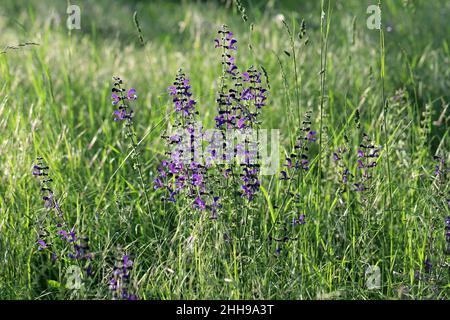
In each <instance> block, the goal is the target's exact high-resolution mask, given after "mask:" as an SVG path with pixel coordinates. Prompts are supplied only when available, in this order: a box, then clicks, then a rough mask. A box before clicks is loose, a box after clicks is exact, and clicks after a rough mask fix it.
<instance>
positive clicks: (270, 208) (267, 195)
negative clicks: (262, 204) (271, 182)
mask: <svg viewBox="0 0 450 320" xmlns="http://www.w3.org/2000/svg"><path fill="white" fill-rule="evenodd" d="M259 188H260V189H261V191H262V193H263V194H264V198H266V201H267V206H268V207H269V211H270V217H271V218H272V223H275V220H276V219H277V216H276V214H275V211H274V210H273V206H272V202H271V201H270V197H269V194H268V193H267V190H266V189H265V188H264V187H263V186H259Z"/></svg>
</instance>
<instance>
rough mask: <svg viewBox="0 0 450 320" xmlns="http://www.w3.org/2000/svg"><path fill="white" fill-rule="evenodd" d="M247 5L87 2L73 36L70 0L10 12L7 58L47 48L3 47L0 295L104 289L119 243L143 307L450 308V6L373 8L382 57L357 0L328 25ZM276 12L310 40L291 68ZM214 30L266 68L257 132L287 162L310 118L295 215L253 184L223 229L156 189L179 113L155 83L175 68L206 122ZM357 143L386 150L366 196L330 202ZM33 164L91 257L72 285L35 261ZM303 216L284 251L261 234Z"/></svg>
mask: <svg viewBox="0 0 450 320" xmlns="http://www.w3.org/2000/svg"><path fill="white" fill-rule="evenodd" d="M229 2H231V1H229ZM299 2H300V3H299ZM374 2H375V1H374ZM243 3H244V6H245V7H246V13H247V15H248V22H244V21H243V20H242V19H241V16H240V13H239V12H238V10H237V9H236V8H235V7H234V6H231V7H230V6H229V5H227V4H226V3H225V2H220V1H217V2H214V1H210V2H200V1H192V2H191V1H181V2H178V1H148V2H145V1H121V2H119V1H115V2H110V1H95V3H94V2H93V1H81V0H80V1H78V3H76V4H78V5H79V6H80V8H81V30H72V31H71V32H69V31H68V30H67V28H66V26H65V21H66V17H67V15H66V13H65V12H66V7H67V4H66V3H65V2H64V1H55V0H53V1H52V0H46V1H26V0H23V1H12V0H11V1H7V0H6V1H2V4H1V6H0V28H1V30H2V35H1V38H0V47H6V46H8V45H18V44H20V43H24V42H29V41H32V42H36V43H38V44H39V45H37V46H25V47H19V49H17V50H16V49H8V50H7V51H6V52H5V53H3V54H0V133H1V135H0V260H1V263H0V298H3V299H63V298H64V299H68V298H78V299H80V298H99V299H106V298H110V297H111V296H110V294H109V292H108V281H109V277H110V273H111V270H112V265H113V258H114V257H115V256H117V254H118V252H127V253H129V254H131V255H132V257H133V260H134V262H135V268H134V269H133V272H132V286H133V290H134V291H135V292H136V293H137V294H138V296H139V297H140V298H143V299H144V298H145V299H320V298H332V299H398V298H402V299H429V298H431V299H448V298H449V296H450V290H449V288H450V277H449V263H450V261H449V257H448V256H446V255H445V254H444V251H445V246H446V242H445V234H444V226H445V224H444V217H445V216H446V215H449V209H448V207H447V202H446V199H448V198H446V196H447V194H446V192H448V190H449V184H448V179H447V181H443V182H441V183H440V182H439V181H438V180H437V179H436V178H434V176H433V171H434V166H435V163H436V161H434V160H433V155H435V154H439V155H441V156H443V157H444V158H445V159H446V161H447V163H449V162H450V157H449V149H450V144H449V139H448V134H449V119H450V112H449V110H448V108H447V107H448V104H449V94H448V88H449V87H450V80H449V79H450V52H449V43H448V34H450V26H449V24H448V21H449V18H450V16H449V13H450V4H449V2H448V1H444V0H442V1H438V0H436V1H425V0H423V1H394V0H391V1H387V0H386V1H383V4H382V5H383V25H384V26H391V27H392V30H391V31H390V32H388V31H387V30H386V29H384V34H383V35H384V53H383V51H382V50H381V47H380V32H379V31H378V30H369V29H368V28H367V27H366V19H367V16H368V15H367V14H366V9H367V6H366V4H362V3H361V1H356V0H355V1H337V0H336V1H331V7H330V10H329V11H328V10H327V5H328V1H324V9H325V10H324V11H325V17H326V20H325V21H321V6H320V2H319V1H267V2H266V1H254V0H253V1H246V2H243ZM135 11H137V13H138V18H139V22H140V24H141V28H142V34H143V38H144V41H145V45H144V46H143V45H142V44H141V43H140V41H139V38H138V33H137V31H136V28H135V26H134V23H133V13H134V12H135ZM281 14H283V15H284V17H285V19H286V22H287V25H288V26H289V27H290V28H291V31H292V33H293V35H294V37H297V33H298V31H299V24H298V21H300V20H301V19H302V18H303V19H304V20H305V21H306V26H307V38H308V39H309V43H308V44H307V45H304V42H303V40H302V41H300V40H298V38H295V44H294V47H295V59H296V60H295V67H294V60H293V58H294V54H293V53H294V52H293V50H292V48H291V42H290V39H289V35H288V34H287V32H286V28H285V27H284V26H283V24H282V23H281V21H280V20H279V19H278V20H277V16H278V15H281ZM58 17H59V18H58ZM58 21H59V23H58ZM321 23H325V24H324V25H323V24H321ZM328 23H329V28H328V26H327V24H328ZM222 24H227V25H228V26H229V27H230V29H231V30H232V31H233V32H234V34H235V35H236V37H237V39H238V41H239V50H238V58H237V63H238V64H239V65H240V66H242V67H243V68H245V67H248V66H250V65H255V66H259V65H263V66H264V67H265V68H266V70H267V72H268V75H269V77H270V85H271V90H270V96H269V102H268V105H267V107H266V108H265V109H264V110H263V112H262V124H261V126H262V127H263V128H268V129H278V128H279V129H281V130H280V138H281V148H280V150H281V152H282V154H280V159H281V160H284V152H285V150H286V152H290V150H291V144H292V142H293V141H294V139H295V137H294V133H295V129H296V128H298V123H299V121H301V119H302V118H303V116H304V114H305V113H306V111H308V110H311V111H312V127H313V129H314V130H317V131H318V132H319V131H320V133H321V138H322V139H320V140H321V141H320V150H319V146H316V147H314V148H313V149H312V150H311V151H310V154H311V155H312V156H313V159H312V165H311V170H310V171H309V172H308V173H307V174H305V175H304V176H302V178H301V181H302V184H301V187H299V189H298V190H299V192H300V197H301V205H300V206H299V207H296V206H295V204H293V203H292V202H290V201H289V200H288V201H287V202H288V204H287V205H286V206H287V209H286V210H280V209H279V208H277V206H278V207H279V206H280V204H282V203H283V199H284V197H285V195H286V194H287V192H286V185H285V184H283V183H282V182H280V181H279V179H278V175H275V176H265V177H264V178H263V180H262V186H263V188H261V189H262V191H261V192H260V193H259V195H258V196H257V198H256V199H255V200H254V201H253V202H252V203H251V204H248V203H246V202H245V201H244V200H243V199H238V201H237V202H235V203H234V204H229V205H227V206H226V207H224V208H222V212H221V215H220V218H219V219H218V220H217V221H211V220H210V219H209V218H208V216H209V215H208V214H204V213H202V212H198V211H195V210H192V209H191V206H190V205H189V204H188V203H180V204H178V205H177V206H172V205H169V204H167V203H164V202H161V201H160V197H161V194H160V193H158V192H155V191H154V190H153V186H152V181H153V179H154V178H155V175H156V173H157V170H156V168H157V166H158V163H159V161H160V160H161V159H162V158H163V156H164V152H165V145H164V143H163V141H162V140H161V138H160V135H161V134H162V132H163V130H164V129H165V127H166V124H167V121H166V118H167V117H166V116H167V114H169V113H170V112H171V110H172V109H171V108H172V104H171V100H170V98H169V96H168V94H167V92H166V89H167V87H168V86H169V85H170V84H171V83H172V82H173V78H174V77H175V74H176V72H177V69H178V68H180V67H181V68H183V70H184V71H185V72H186V73H187V74H188V75H189V77H190V79H191V84H192V89H193V93H194V96H195V97H196V99H197V107H198V108H199V111H200V115H201V116H202V121H203V124H204V126H205V127H206V128H212V127H213V125H214V122H213V119H214V117H215V114H216V107H215V99H216V93H217V91H218V86H219V76H220V74H221V65H220V60H219V59H220V57H219V53H218V52H217V51H216V50H215V49H214V44H213V39H214V38H215V37H216V30H217V29H218V28H219V27H220V26H221V25H222ZM250 24H253V31H250ZM381 39H382V38H381ZM248 44H251V47H252V50H250V48H249V46H248ZM284 51H288V52H289V53H290V56H288V55H286V54H285V53H284ZM321 57H322V59H321ZM381 61H385V62H384V63H383V64H382V63H381ZM295 69H297V75H296V74H295V73H296V71H295ZM382 69H383V70H384V71H383V73H384V77H383V79H382V78H381V76H380V75H381V70H382ZM321 70H323V72H322V73H321ZM113 75H117V76H120V77H122V78H123V79H124V81H125V82H126V84H127V85H128V86H132V87H134V88H136V90H137V93H138V95H139V100H138V107H136V108H135V112H136V115H137V116H136V119H135V120H136V121H135V131H136V134H137V138H138V140H140V139H143V140H142V142H141V144H140V148H141V162H142V163H143V179H144V180H145V181H146V184H147V186H148V193H147V195H148V197H149V199H150V203H149V205H150V212H149V210H148V209H147V207H146V203H145V200H144V199H145V197H144V196H143V195H142V188H141V186H140V177H139V175H138V174H137V173H136V172H135V171H134V170H133V169H132V161H131V159H130V158H128V159H126V157H127V156H128V155H129V149H128V143H127V142H126V140H125V139H124V132H123V130H122V126H121V125H120V124H118V123H116V122H114V121H112V112H113V111H114V109H113V107H112V106H111V103H110V88H111V85H112V80H111V77H112V76H113ZM296 78H297V80H296ZM382 80H383V81H382ZM296 83H298V86H296V85H295V84H296ZM382 90H383V91H384V93H383V92H382ZM297 92H298V96H297ZM395 97H397V98H395ZM385 101H388V104H387V110H384V106H386V104H385ZM299 117H300V118H299ZM357 119H359V121H357ZM357 123H359V124H360V125H359V126H358V125H357ZM363 133H367V134H368V135H369V136H370V137H372V138H373V139H374V141H375V143H376V144H377V145H382V146H383V148H382V152H381V157H380V158H379V159H378V165H377V167H376V168H375V169H374V170H373V176H374V178H373V180H372V187H371V190H370V192H369V193H368V195H367V198H368V201H367V203H365V204H363V203H362V202H363V199H362V197H361V195H358V194H356V193H354V192H347V193H344V194H343V196H342V197H343V200H344V205H340V201H339V193H338V189H339V183H338V182H337V178H336V166H335V165H334V163H333V161H332V157H331V155H332V152H333V151H334V150H336V149H337V147H339V146H340V147H344V146H347V148H348V149H349V154H350V155H351V157H350V158H349V159H347V160H349V161H350V160H351V161H353V162H352V164H351V166H350V168H349V169H350V170H351V171H352V173H353V174H355V175H357V174H358V172H357V169H356V166H355V161H356V152H357V148H358V145H359V144H360V143H361V141H362V134H363ZM38 155H40V156H42V157H43V158H44V159H45V161H46V162H47V163H48V165H49V166H50V168H51V175H52V177H53V179H54V184H53V187H54V189H55V190H54V191H55V194H56V195H57V197H58V199H59V201H60V204H61V206H62V208H63V210H64V212H65V215H66V219H67V220H68V221H69V222H70V224H71V225H75V226H76V228H77V230H79V231H80V233H82V234H84V235H88V236H89V238H90V247H91V251H92V252H94V253H95V259H94V260H95V263H94V267H95V271H96V273H95V276H94V277H93V279H85V281H84V285H85V287H84V289H83V290H80V291H71V290H68V289H64V284H65V283H66V281H67V276H66V269H65V268H66V267H67V264H58V263H56V264H54V263H51V262H50V261H49V256H48V255H46V254H45V253H42V252H38V251H37V246H36V239H37V237H38V235H37V230H38V228H39V225H40V224H44V225H48V224H49V223H50V222H49V221H51V220H50V216H51V213H49V212H48V211H47V210H46V209H45V208H43V204H42V201H41V199H40V193H39V184H38V182H37V181H36V180H35V179H34V178H33V177H32V175H31V167H32V164H33V163H34V162H35V158H36V157H37V156H38ZM319 155H322V156H321V157H319ZM125 159H126V160H125ZM230 196H231V195H230ZM299 213H305V214H306V217H307V223H306V224H305V225H302V226H299V227H298V228H296V229H292V230H290V233H291V234H290V235H291V236H292V237H298V240H297V241H290V242H287V243H286V245H285V246H284V247H283V250H282V252H281V254H280V255H279V256H276V255H275V250H276V247H277V244H276V243H274V242H273V241H272V242H271V241H269V236H270V235H273V236H275V237H280V236H281V235H282V227H281V223H283V221H285V220H289V219H292V217H293V215H297V216H298V214H299ZM274 232H275V233H274ZM224 233H228V234H230V235H231V237H232V241H231V242H227V241H225V240H224V237H223V234H224ZM190 236H193V241H192V242H191V243H188V239H189V237H190ZM426 257H428V258H429V259H430V260H431V262H432V264H433V271H432V273H431V274H430V275H425V272H424V265H423V261H424V259H425V258H426ZM369 265H377V266H378V267H379V268H380V270H381V288H379V289H375V290H369V289H368V288H367V286H366V278H365V271H366V269H367V267H368V266H369ZM416 271H419V272H420V273H421V274H422V276H421V278H420V279H417V278H415V272H416ZM52 281H53V282H52ZM58 284H61V285H60V286H59V287H58Z"/></svg>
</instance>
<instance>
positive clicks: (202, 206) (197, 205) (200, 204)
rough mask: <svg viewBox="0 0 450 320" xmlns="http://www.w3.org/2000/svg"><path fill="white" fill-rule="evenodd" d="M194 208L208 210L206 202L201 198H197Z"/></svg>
mask: <svg viewBox="0 0 450 320" xmlns="http://www.w3.org/2000/svg"><path fill="white" fill-rule="evenodd" d="M194 208H196V209H200V210H205V209H206V205H205V202H204V201H203V200H202V199H201V198H200V197H197V198H195V201H194Z"/></svg>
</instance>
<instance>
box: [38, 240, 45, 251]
mask: <svg viewBox="0 0 450 320" xmlns="http://www.w3.org/2000/svg"><path fill="white" fill-rule="evenodd" d="M36 243H37V244H38V246H39V248H38V250H44V249H47V248H48V246H47V243H45V241H44V240H41V239H39V240H38V241H37V242H36Z"/></svg>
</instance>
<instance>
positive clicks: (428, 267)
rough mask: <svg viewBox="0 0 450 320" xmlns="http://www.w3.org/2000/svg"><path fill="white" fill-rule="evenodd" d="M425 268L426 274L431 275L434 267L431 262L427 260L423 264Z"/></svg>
mask: <svg viewBox="0 0 450 320" xmlns="http://www.w3.org/2000/svg"><path fill="white" fill-rule="evenodd" d="M423 266H424V268H425V272H426V273H431V271H432V268H433V265H432V264H431V262H430V260H429V259H428V258H426V259H425V260H424V262H423Z"/></svg>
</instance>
